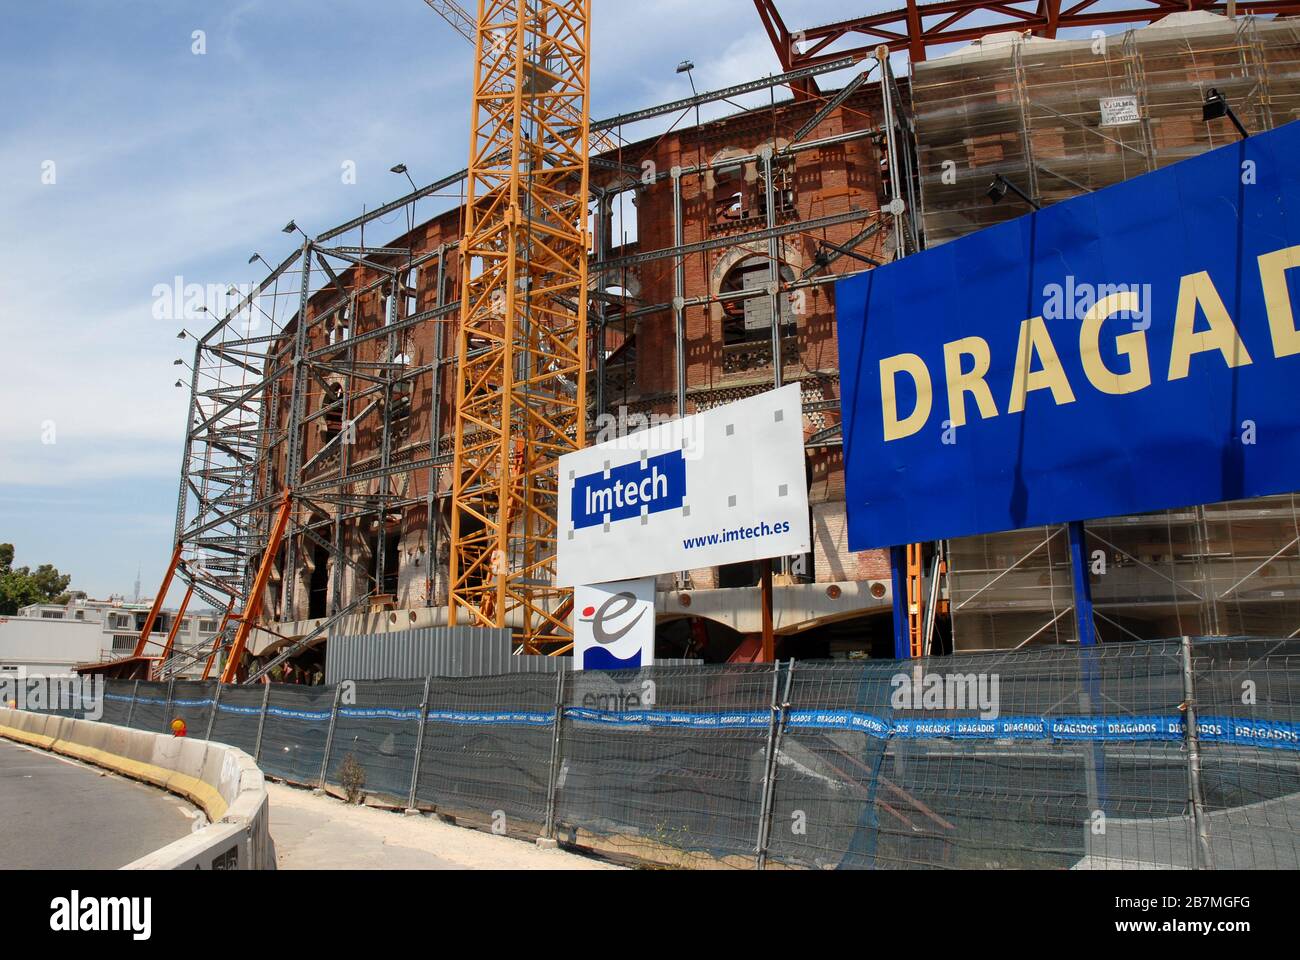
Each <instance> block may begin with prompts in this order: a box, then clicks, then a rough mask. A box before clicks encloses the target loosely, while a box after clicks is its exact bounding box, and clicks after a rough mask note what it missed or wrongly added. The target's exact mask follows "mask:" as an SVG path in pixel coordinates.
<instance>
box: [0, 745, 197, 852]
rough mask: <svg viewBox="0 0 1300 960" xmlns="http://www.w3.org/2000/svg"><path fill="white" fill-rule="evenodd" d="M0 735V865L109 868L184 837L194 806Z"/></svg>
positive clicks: (160, 791)
mask: <svg viewBox="0 0 1300 960" xmlns="http://www.w3.org/2000/svg"><path fill="white" fill-rule="evenodd" d="M102 773H103V772H102V771H100V770H99V769H98V768H96V767H90V766H86V765H84V764H80V763H76V762H73V761H71V760H67V759H66V758H63V757H59V756H55V755H53V754H47V753H42V752H40V751H36V750H30V749H27V748H25V747H21V746H19V745H18V744H15V743H12V742H10V741H8V740H0V870H31V869H73V870H116V869H117V868H118V867H121V866H125V865H126V864H128V863H130V862H131V861H132V860H136V859H138V858H139V857H142V856H144V855H145V854H146V853H151V852H152V851H154V850H157V849H158V848H159V847H162V846H166V845H167V844H169V843H171V842H172V841H173V840H179V839H180V838H181V837H184V836H188V835H189V833H190V831H191V829H192V825H193V823H194V819H193V817H194V815H195V814H196V813H197V810H196V809H195V807H193V806H192V805H191V804H189V803H187V802H185V801H184V800H182V799H181V798H180V797H177V796H174V795H173V794H170V793H165V792H164V791H162V790H158V789H155V788H154V787H150V786H146V785H145V784H142V783H137V782H136V781H134V780H127V779H125V778H122V777H118V776H115V775H112V774H107V775H101V774H102Z"/></svg>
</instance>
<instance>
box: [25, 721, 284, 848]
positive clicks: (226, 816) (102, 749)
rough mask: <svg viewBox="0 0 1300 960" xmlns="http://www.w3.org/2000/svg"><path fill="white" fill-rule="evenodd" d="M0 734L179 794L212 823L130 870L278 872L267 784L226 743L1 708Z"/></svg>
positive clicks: (250, 761) (247, 758)
mask: <svg viewBox="0 0 1300 960" xmlns="http://www.w3.org/2000/svg"><path fill="white" fill-rule="evenodd" d="M0 737H5V738H6V739H9V740H14V741H17V742H19V743H25V744H28V745H30V746H34V747H39V748H40V749H42V750H50V751H52V752H54V753H59V754H63V755H64V756H68V757H73V758H74V759H77V760H82V761H85V762H87V763H92V764H95V765H96V766H99V767H104V768H105V769H108V770H113V771H115V772H116V773H120V774H123V775H124V776H128V777H131V778H133V779H136V780H142V781H144V782H145V783H151V784H153V785H154V786H156V787H161V788H162V789H164V790H168V791H170V792H172V793H176V794H180V795H181V796H183V797H186V798H187V799H189V800H190V801H192V802H193V803H194V804H195V805H197V806H199V807H201V808H202V809H203V811H204V812H205V813H206V814H207V816H208V821H209V825H208V826H207V827H204V828H203V829H202V830H198V831H196V832H195V833H193V834H191V835H190V836H188V837H185V838H183V839H181V840H177V841H176V842H175V843H170V844H168V845H167V846H165V847H163V848H162V849H160V850H156V851H154V852H153V853H151V854H149V855H147V856H144V857H141V858H140V859H139V860H136V861H135V862H134V863H129V864H127V865H126V867H124V868H123V869H126V870H196V869H198V870H274V869H275V846H274V844H273V842H272V841H271V832H270V810H269V807H268V804H267V794H266V781H265V779H264V778H263V776H262V771H261V770H259V769H258V767H257V764H256V763H254V762H253V758H252V757H250V756H249V755H248V754H246V753H244V752H243V751H242V750H236V749H235V748H234V747H230V746H227V745H225V744H221V743H209V742H207V741H205V740H191V739H189V738H186V737H172V736H168V735H166V734H158V733H147V732H145V731H143V730H130V729H128V728H126V727H114V726H110V725H108V724H105V723H92V722H90V721H87V720H73V719H72V718H70V717H56V716H51V715H49V714H42V713H28V712H26V711H22V710H6V709H0Z"/></svg>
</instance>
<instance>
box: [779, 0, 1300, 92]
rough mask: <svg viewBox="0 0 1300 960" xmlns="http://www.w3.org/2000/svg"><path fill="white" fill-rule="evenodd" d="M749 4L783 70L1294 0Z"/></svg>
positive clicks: (1285, 10)
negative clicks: (869, 9)
mask: <svg viewBox="0 0 1300 960" xmlns="http://www.w3.org/2000/svg"><path fill="white" fill-rule="evenodd" d="M754 7H755V8H756V9H757V10H758V15H759V18H760V19H761V20H762V22H763V27H764V29H765V30H766V31H767V35H768V38H769V39H770V40H771V42H772V47H773V49H775V51H776V55H777V59H779V60H780V61H781V66H782V67H783V68H784V69H785V70H787V71H795V70H799V69H807V68H810V67H817V66H825V65H826V64H828V63H831V62H834V61H839V60H843V59H844V58H846V57H847V58H849V59H850V60H852V61H854V62H856V61H859V60H864V59H866V58H868V57H870V56H872V55H873V54H874V52H875V50H876V48H877V47H879V46H881V45H883V46H885V47H887V48H888V49H889V50H890V52H898V51H905V52H906V53H907V54H908V56H909V57H910V58H911V59H912V61H913V62H920V61H922V60H924V59H925V58H926V55H927V52H928V51H929V49H930V48H931V47H938V46H944V45H946V44H954V43H970V42H971V41H973V40H978V39H979V38H981V37H984V36H987V35H988V34H990V33H997V32H1001V31H1008V30H1018V31H1022V32H1032V33H1033V34H1035V35H1037V36H1040V37H1048V38H1053V37H1055V36H1056V35H1057V32H1058V31H1060V30H1067V29H1070V28H1071V27H1098V26H1107V25H1111V24H1127V23H1133V24H1135V23H1154V22H1156V21H1157V20H1161V19H1163V18H1165V17H1167V16H1169V15H1170V14H1171V13H1182V12H1186V11H1188V10H1206V11H1210V12H1213V13H1226V12H1228V9H1229V7H1235V12H1236V14H1237V15H1246V14H1257V15H1262V14H1279V15H1281V14H1296V13H1300V2H1292V0H1238V2H1236V3H1233V4H1229V3H1226V2H1221V0H1123V2H1122V3H1119V4H1118V5H1117V4H1115V3H1102V0H1020V2H1010V3H1007V2H997V0H934V2H931V3H921V2H920V0H906V2H905V3H904V5H903V6H901V7H898V8H896V9H893V10H888V11H884V12H881V13H873V14H868V15H867V16H863V17H854V18H853V19H851V20H840V21H837V22H835V23H828V24H825V25H823V26H819V27H809V28H805V29H800V30H793V31H792V30H790V29H789V28H788V27H787V26H786V24H785V21H784V19H783V18H782V17H781V13H780V11H779V10H778V9H777V3H776V0H754ZM844 40H856V41H858V45H857V46H853V47H849V48H845V47H842V46H837V44H839V43H840V42H841V41H844ZM832 48H835V49H832ZM816 93H817V85H816V81H815V80H813V79H808V80H802V81H799V86H798V90H797V95H801V96H809V95H815V94H816Z"/></svg>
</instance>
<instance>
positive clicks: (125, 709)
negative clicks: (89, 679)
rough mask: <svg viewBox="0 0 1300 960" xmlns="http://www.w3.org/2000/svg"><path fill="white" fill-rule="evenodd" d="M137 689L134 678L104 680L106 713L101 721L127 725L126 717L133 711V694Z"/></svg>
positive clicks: (115, 724)
mask: <svg viewBox="0 0 1300 960" xmlns="http://www.w3.org/2000/svg"><path fill="white" fill-rule="evenodd" d="M134 691H135V681H134V680H107V681H105V682H104V713H103V716H101V717H100V718H99V719H100V722H101V723H111V724H113V725H114V726H119V727H121V726H125V725H126V718H127V716H128V715H129V714H130V712H131V695H132V693H133V692H134Z"/></svg>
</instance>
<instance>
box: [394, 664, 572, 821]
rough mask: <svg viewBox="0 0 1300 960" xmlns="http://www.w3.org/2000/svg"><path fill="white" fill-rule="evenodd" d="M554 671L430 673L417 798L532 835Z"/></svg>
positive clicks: (541, 817)
mask: <svg viewBox="0 0 1300 960" xmlns="http://www.w3.org/2000/svg"><path fill="white" fill-rule="evenodd" d="M555 689H556V679H555V677H550V676H545V675H532V674H520V675H514V676H503V677H473V678H466V679H461V680H451V679H439V680H434V681H433V682H432V685H431V687H430V691H429V718H428V722H427V723H426V724H425V730H424V745H423V750H422V752H421V761H420V776H419V781H418V783H417V786H416V801H417V803H418V804H420V805H422V806H433V807H436V808H437V810H438V812H439V813H445V814H449V815H451V816H455V817H457V818H465V819H467V820H470V821H471V822H474V823H479V824H483V825H485V826H488V827H490V828H492V829H494V830H495V831H496V832H498V833H508V834H510V835H515V836H531V837H536V836H538V835H539V834H540V831H541V827H542V825H543V824H544V822H545V819H546V806H547V785H548V783H549V780H550V761H551V743H552V740H553V730H554V727H553V719H554V711H555Z"/></svg>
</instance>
